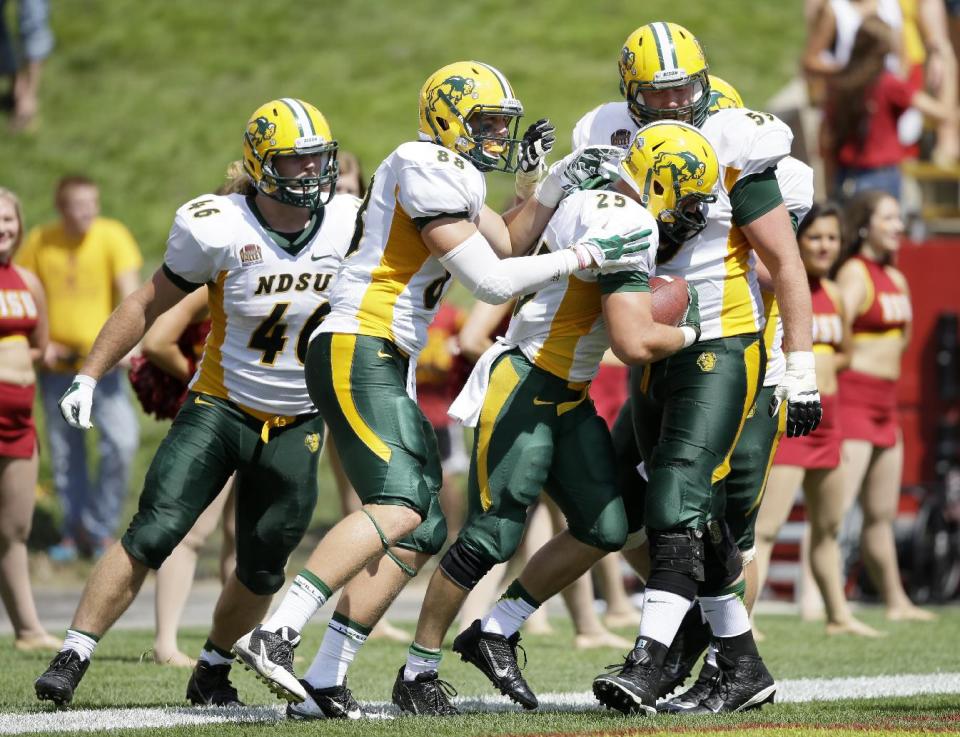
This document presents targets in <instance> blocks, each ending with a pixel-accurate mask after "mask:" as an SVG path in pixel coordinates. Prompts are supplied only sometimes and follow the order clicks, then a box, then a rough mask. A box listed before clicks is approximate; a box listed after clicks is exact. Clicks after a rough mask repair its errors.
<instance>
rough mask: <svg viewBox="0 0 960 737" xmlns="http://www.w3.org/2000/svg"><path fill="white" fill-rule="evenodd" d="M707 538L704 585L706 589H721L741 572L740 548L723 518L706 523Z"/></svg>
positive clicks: (734, 579)
mask: <svg viewBox="0 0 960 737" xmlns="http://www.w3.org/2000/svg"><path fill="white" fill-rule="evenodd" d="M707 536H708V538H709V541H708V544H707V545H706V546H705V548H706V551H705V552H706V559H705V561H704V572H705V576H704V580H703V583H704V586H703V588H704V589H706V590H707V591H721V590H723V589H724V588H726V587H727V586H729V585H730V584H731V583H733V582H734V581H736V580H737V578H738V577H739V576H740V574H741V573H742V572H743V562H742V560H741V558H740V549H739V548H738V547H737V541H736V540H734V538H733V533H732V532H731V531H730V526H729V525H728V524H727V523H726V522H724V521H723V520H712V521H710V522H708V523H707Z"/></svg>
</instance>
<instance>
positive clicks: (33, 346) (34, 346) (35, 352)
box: [13, 266, 50, 363]
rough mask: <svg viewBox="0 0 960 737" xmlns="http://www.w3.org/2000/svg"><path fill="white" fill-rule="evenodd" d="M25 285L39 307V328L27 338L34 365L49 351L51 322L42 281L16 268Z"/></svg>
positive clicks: (29, 272) (30, 272)
mask: <svg viewBox="0 0 960 737" xmlns="http://www.w3.org/2000/svg"><path fill="white" fill-rule="evenodd" d="M13 268H14V269H16V271H17V273H18V274H19V275H20V278H21V279H23V283H24V284H26V285H27V289H29V290H30V296H31V297H33V303H34V304H35V305H36V307H37V326H36V327H35V328H34V329H33V331H32V332H31V333H30V335H29V337H28V338H27V340H28V342H29V344H30V360H31V361H33V362H34V363H37V362H39V361H42V360H43V354H44V352H45V351H46V350H47V342H48V341H49V339H50V322H49V318H48V317H47V295H46V292H44V291H43V284H41V283H40V279H38V278H37V276H36V275H35V274H34V273H33V272H32V271H29V270H27V269H23V268H20V267H19V266H14V267H13Z"/></svg>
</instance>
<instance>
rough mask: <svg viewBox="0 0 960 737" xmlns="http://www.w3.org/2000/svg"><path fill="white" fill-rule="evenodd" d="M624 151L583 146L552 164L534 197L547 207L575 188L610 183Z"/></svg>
mask: <svg viewBox="0 0 960 737" xmlns="http://www.w3.org/2000/svg"><path fill="white" fill-rule="evenodd" d="M624 155H625V152H624V150H623V149H622V148H620V147H618V146H585V147H584V148H580V149H577V150H576V151H574V152H573V153H571V154H567V155H566V156H564V157H563V158H562V159H560V161H557V162H556V163H554V164H553V165H552V166H551V167H550V170H549V173H548V174H547V176H546V177H544V179H543V181H541V182H540V184H539V185H538V186H537V191H536V197H537V200H539V202H540V204H542V205H544V206H546V207H556V206H557V205H558V204H560V200H562V199H563V198H564V197H566V196H567V195H568V194H570V193H571V192H575V191H576V190H578V189H593V188H595V187H597V186H600V185H602V184H604V183H606V182H609V181H612V180H613V178H614V172H615V171H616V164H617V163H619V161H620V160H621V159H622V158H623V157H624Z"/></svg>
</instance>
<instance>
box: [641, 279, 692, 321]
mask: <svg viewBox="0 0 960 737" xmlns="http://www.w3.org/2000/svg"><path fill="white" fill-rule="evenodd" d="M650 294H651V297H652V299H651V304H652V311H653V320H654V322H659V323H661V324H662V325H674V326H676V324H677V323H679V322H680V320H681V319H682V318H683V313H684V312H686V309H687V280H686V279H684V278H683V277H682V276H655V277H653V279H651V280H650Z"/></svg>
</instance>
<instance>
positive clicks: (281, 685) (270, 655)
mask: <svg viewBox="0 0 960 737" xmlns="http://www.w3.org/2000/svg"><path fill="white" fill-rule="evenodd" d="M299 644H300V633H299V632H297V631H296V630H294V629H290V628H289V627H281V628H280V630H279V631H278V632H270V631H268V630H265V629H263V627H262V626H261V625H259V624H258V625H257V626H256V627H254V628H253V631H252V632H248V633H247V634H245V635H244V636H243V637H241V638H240V639H239V640H237V641H236V642H235V643H234V644H233V652H234V654H235V655H236V656H237V661H238V662H240V663H243V665H244V666H245V667H246V668H247V670H251V671H253V674H254V675H255V676H256V677H257V678H259V679H260V680H261V681H263V682H264V683H265V684H267V688H269V689H270V690H271V691H273V693H275V694H276V695H277V696H278V697H279V698H281V699H285V700H286V701H288V702H292V703H297V704H299V703H301V702H303V701H306V700H307V692H306V691H305V690H304V688H303V685H302V684H301V683H300V681H299V680H298V679H297V676H296V674H295V673H294V672H293V649H294V648H295V647H296V646H297V645H299Z"/></svg>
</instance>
